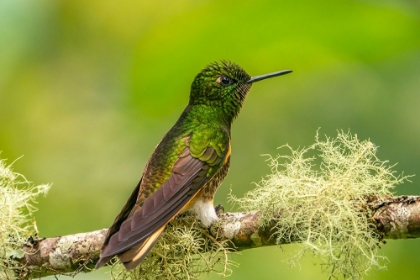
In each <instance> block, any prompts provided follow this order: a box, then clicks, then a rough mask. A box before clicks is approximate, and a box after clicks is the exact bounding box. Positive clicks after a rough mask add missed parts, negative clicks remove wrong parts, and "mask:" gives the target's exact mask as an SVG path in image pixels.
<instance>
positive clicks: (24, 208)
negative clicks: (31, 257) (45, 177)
mask: <svg viewBox="0 0 420 280" xmlns="http://www.w3.org/2000/svg"><path fill="white" fill-rule="evenodd" d="M48 189H49V186H48V185H40V186H33V185H32V184H31V183H30V182H28V181H27V180H26V179H25V177H23V176H22V175H20V174H18V173H15V172H13V170H12V168H11V166H7V165H6V163H5V161H4V160H0V279H15V274H14V271H15V269H18V268H19V264H18V263H17V262H15V261H14V260H13V257H22V256H23V250H22V248H21V246H22V244H24V243H25V241H26V240H27V238H28V237H29V236H30V235H34V234H36V225H35V223H34V222H32V216H31V215H32V213H33V212H35V211H36V208H35V206H34V203H35V198H36V197H37V196H38V195H40V194H46V193H47V191H48Z"/></svg>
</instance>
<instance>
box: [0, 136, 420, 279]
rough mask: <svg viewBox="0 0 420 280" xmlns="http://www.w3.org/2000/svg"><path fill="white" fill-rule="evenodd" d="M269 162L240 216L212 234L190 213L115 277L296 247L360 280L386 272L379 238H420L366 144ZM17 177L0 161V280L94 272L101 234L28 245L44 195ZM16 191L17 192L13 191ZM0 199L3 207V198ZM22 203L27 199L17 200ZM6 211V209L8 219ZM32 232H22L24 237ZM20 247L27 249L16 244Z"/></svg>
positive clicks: (338, 145)
mask: <svg viewBox="0 0 420 280" xmlns="http://www.w3.org/2000/svg"><path fill="white" fill-rule="evenodd" d="M285 147H286V148H288V153H285V154H286V155H285V154H282V155H278V156H277V157H269V159H268V161H269V165H270V166H271V167H272V172H271V174H269V175H267V176H266V177H264V178H263V179H262V180H261V182H259V183H258V184H257V186H256V188H254V189H253V190H251V191H249V192H248V193H246V194H245V196H244V197H242V198H236V197H235V196H233V195H231V196H230V200H231V202H233V203H234V204H236V205H238V206H239V208H240V209H241V210H242V211H243V212H236V213H225V214H221V215H219V218H220V219H219V221H218V222H216V223H214V224H213V225H212V227H211V228H210V229H207V228H203V227H202V226H201V224H200V223H199V222H197V221H196V219H195V217H194V215H187V214H184V215H183V216H180V217H178V218H177V219H175V220H173V221H172V222H171V224H170V225H169V226H168V227H166V229H165V231H164V233H163V234H162V236H161V237H160V239H159V242H158V243H157V244H156V246H155V247H154V248H153V249H152V251H151V253H150V254H149V255H148V257H147V258H146V259H145V260H143V261H142V263H141V265H139V266H138V267H137V268H136V269H135V270H133V271H129V272H127V271H125V270H123V269H121V267H122V266H121V265H114V264H113V269H112V270H111V272H112V277H113V278H114V279H130V280H137V279H145V278H147V279H153V278H156V279H158V278H161V277H163V276H164V277H165V279H185V278H188V279H199V278H200V276H201V275H202V274H203V273H205V272H210V271H212V272H216V273H218V274H220V275H222V276H228V275H229V274H230V273H231V268H230V267H231V266H232V265H235V264H234V263H232V262H231V261H230V260H229V258H228V255H229V253H232V252H234V251H238V250H244V249H250V248H255V247H261V246H269V245H279V244H289V243H299V244H300V246H299V247H300V248H301V249H300V251H299V252H298V253H297V254H296V255H295V256H294V257H292V258H290V261H291V262H293V261H297V260H299V258H300V257H302V256H303V255H304V253H305V252H307V251H309V252H311V253H312V254H313V256H316V257H318V258H319V259H320V260H321V263H322V266H323V268H328V270H329V271H330V278H331V277H340V276H342V277H344V278H345V279H360V278H362V277H363V275H364V274H366V273H367V272H368V271H369V270H370V269H372V268H379V269H380V268H383V267H384V266H383V264H382V263H383V260H384V259H385V257H384V256H381V255H380V253H379V252H378V249H379V248H380V245H381V242H384V239H387V238H393V239H402V238H417V237H420V197H417V196H394V195H393V189H394V188H395V187H396V186H397V185H398V184H401V183H403V182H404V181H407V180H408V179H409V177H408V176H403V175H396V174H395V172H394V171H393V170H392V168H393V166H392V165H389V164H388V162H386V161H381V160H379V159H378V158H377V156H376V151H377V147H376V146H375V145H374V144H372V143H371V142H370V141H359V140H358V139H357V136H355V135H354V136H353V135H350V134H349V133H343V132H339V133H338V136H337V137H336V138H333V139H330V138H328V137H326V139H325V140H323V141H321V140H319V138H318V135H317V136H316V138H315V143H314V144H313V145H311V146H309V147H308V148H303V149H298V150H293V149H291V148H290V147H289V146H285ZM16 178H20V177H19V176H17V175H16V174H15V173H13V172H11V171H10V168H6V167H5V166H4V164H3V162H1V161H0V191H1V192H0V195H1V196H0V201H3V200H4V201H5V203H4V204H3V205H4V207H5V211H0V213H1V214H5V216H4V219H3V220H4V221H10V222H3V223H2V220H0V226H1V227H2V230H1V231H0V245H1V246H0V248H2V249H3V250H0V276H1V277H0V278H2V279H15V278H16V277H17V278H20V279H30V278H36V277H43V276H47V275H55V274H70V275H75V274H77V273H79V272H82V271H83V272H88V271H91V269H92V268H93V266H94V264H95V263H96V261H97V260H98V257H99V250H100V247H101V245H102V242H103V239H104V235H105V230H100V231H96V232H91V233H84V234H77V235H69V236H64V237H55V238H46V239H39V240H38V239H34V238H29V239H28V240H27V241H26V243H25V241H24V239H23V236H25V234H26V236H28V235H29V234H31V230H32V233H33V232H35V231H36V227H34V226H30V223H29V221H30V219H29V218H28V217H30V215H26V216H25V215H24V214H22V213H23V212H22V211H21V209H22V208H23V209H24V210H25V209H26V210H27V211H28V212H29V214H30V213H31V211H33V210H34V208H33V206H32V204H31V203H30V202H33V199H34V197H35V196H36V195H38V194H40V193H43V191H44V190H45V189H46V187H42V186H41V187H32V186H31V185H28V184H27V183H26V181H23V182H24V183H25V184H26V189H25V188H23V189H22V190H21V189H19V188H17V185H21V184H22V182H20V181H18V180H16ZM20 192H21V193H20ZM3 196H4V199H3ZM21 197H24V198H25V199H23V200H22V199H21ZM6 210H8V211H9V212H8V211H6ZM28 233H29V234H28ZM23 243H25V244H24V245H22V244H23Z"/></svg>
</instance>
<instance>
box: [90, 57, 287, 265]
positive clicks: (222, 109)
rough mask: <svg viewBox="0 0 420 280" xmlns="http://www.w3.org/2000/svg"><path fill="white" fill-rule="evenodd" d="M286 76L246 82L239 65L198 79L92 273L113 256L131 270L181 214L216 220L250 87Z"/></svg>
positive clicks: (219, 65)
mask: <svg viewBox="0 0 420 280" xmlns="http://www.w3.org/2000/svg"><path fill="white" fill-rule="evenodd" d="M290 72H292V71H290V70H284V71H279V72H274V73H270V74H266V75H261V76H255V77H250V76H249V75H248V74H247V73H246V72H245V70H243V69H242V68H241V67H240V66H239V65H237V64H235V63H232V62H229V61H221V62H214V63H212V64H210V65H208V66H207V67H205V68H204V69H203V70H202V71H201V72H200V73H198V75H197V76H196V77H195V79H194V81H193V83H192V85H191V93H190V99H189V103H188V105H187V107H186V108H185V110H184V111H183V112H182V114H181V116H180V117H179V119H178V121H177V122H176V123H175V125H174V126H173V127H172V128H171V129H170V130H169V132H168V133H167V134H166V135H165V136H164V137H163V139H162V141H161V142H160V143H159V144H158V145H157V146H156V148H155V150H154V152H153V154H152V156H151V157H150V159H149V161H148V162H147V164H146V167H145V169H144V171H143V175H142V178H141V179H140V182H139V183H138V184H137V186H136V188H135V189H134V191H133V193H132V194H131V196H130V197H129V199H128V201H127V203H126V204H125V205H124V207H123V208H122V210H121V212H120V213H119V214H118V216H117V217H116V218H115V220H114V223H113V224H112V226H111V227H110V228H109V230H108V233H107V236H106V238H105V242H104V244H103V247H102V251H101V255H100V259H99V261H98V263H97V264H96V268H100V267H101V266H103V265H105V264H106V263H107V262H108V261H109V260H110V259H111V258H113V257H114V256H118V258H119V259H120V261H121V262H122V263H123V264H124V266H125V268H126V269H128V270H130V269H133V268H135V267H136V266H137V265H138V264H139V263H140V262H141V261H142V260H143V259H144V258H145V257H146V255H147V254H148V253H149V252H150V250H151V249H152V248H153V246H154V244H155V243H156V241H157V240H158V239H159V236H160V235H161V234H162V232H163V230H164V229H165V227H166V225H167V224H168V223H169V222H170V221H171V220H172V219H174V218H175V217H176V216H177V215H178V214H179V213H181V212H184V211H187V210H193V211H194V212H195V213H196V215H197V216H198V218H199V220H200V221H201V223H203V224H204V225H205V226H206V227H209V226H210V225H211V224H212V223H213V222H214V221H215V220H217V214H216V211H215V209H214V205H213V199H214V195H215V193H216V189H217V187H218V186H219V185H220V184H221V183H222V181H223V179H224V178H225V176H226V175H227V173H228V169H229V161H230V154H231V125H232V121H233V119H234V118H235V117H236V116H237V115H238V113H239V111H240V109H241V107H242V104H243V102H244V100H245V98H246V96H247V93H248V91H249V89H250V88H251V85H252V84H253V83H255V82H258V81H261V80H264V79H267V78H271V77H276V76H280V75H284V74H288V73H290Z"/></svg>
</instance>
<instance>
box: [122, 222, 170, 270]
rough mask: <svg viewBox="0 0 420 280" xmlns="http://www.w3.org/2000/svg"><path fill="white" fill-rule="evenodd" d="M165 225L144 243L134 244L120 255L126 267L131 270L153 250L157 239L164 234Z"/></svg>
mask: <svg viewBox="0 0 420 280" xmlns="http://www.w3.org/2000/svg"><path fill="white" fill-rule="evenodd" d="M165 226H166V225H164V226H162V227H161V228H160V229H158V230H156V231H155V232H154V233H153V234H152V235H150V236H149V237H148V238H147V239H145V240H144V241H143V242H142V243H140V244H138V245H136V246H133V247H132V248H131V249H129V250H127V251H125V252H123V253H121V254H119V255H118V258H119V259H120V261H121V262H122V263H123V265H124V266H125V269H127V270H131V269H134V268H135V267H136V266H137V265H138V264H139V263H140V262H141V261H142V260H143V259H144V258H145V257H146V256H147V254H148V253H149V252H150V250H152V248H153V246H154V245H155V243H156V241H157V240H158V239H159V237H160V235H161V234H162V232H163V230H164V229H165Z"/></svg>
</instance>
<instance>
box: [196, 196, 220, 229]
mask: <svg viewBox="0 0 420 280" xmlns="http://www.w3.org/2000/svg"><path fill="white" fill-rule="evenodd" d="M193 209H194V212H195V213H196V214H197V217H198V219H200V221H201V223H202V224H203V225H204V226H206V227H210V226H211V224H212V223H213V222H214V221H216V220H217V219H218V217H217V214H216V211H215V209H214V206H213V200H205V199H200V200H197V201H196V202H195V204H194V206H193Z"/></svg>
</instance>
